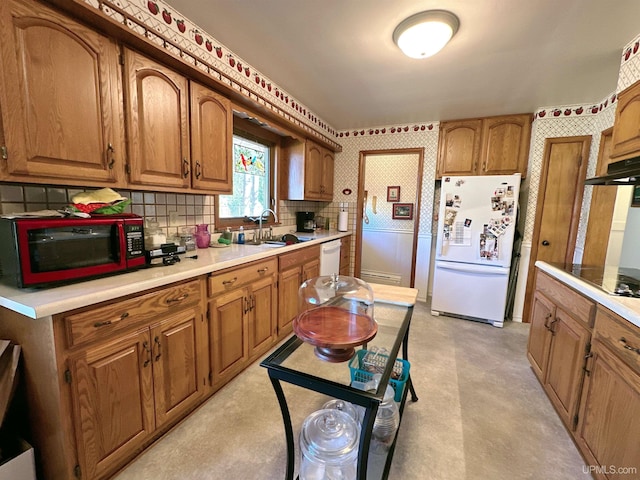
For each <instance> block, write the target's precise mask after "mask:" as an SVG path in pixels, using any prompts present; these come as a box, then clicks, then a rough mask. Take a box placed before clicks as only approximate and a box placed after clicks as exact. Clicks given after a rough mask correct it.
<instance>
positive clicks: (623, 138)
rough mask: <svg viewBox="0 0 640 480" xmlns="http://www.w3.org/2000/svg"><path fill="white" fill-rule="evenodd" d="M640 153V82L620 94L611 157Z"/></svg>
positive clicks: (614, 123)
mask: <svg viewBox="0 0 640 480" xmlns="http://www.w3.org/2000/svg"><path fill="white" fill-rule="evenodd" d="M637 153H640V82H636V83H634V84H633V85H632V86H630V87H629V88H627V89H626V90H624V91H622V92H620V94H619V95H618V106H617V107H616V118H615V121H614V122H613V140H612V145H611V158H614V159H616V158H618V157H629V156H632V155H633V154H637Z"/></svg>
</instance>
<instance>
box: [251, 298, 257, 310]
mask: <svg viewBox="0 0 640 480" xmlns="http://www.w3.org/2000/svg"><path fill="white" fill-rule="evenodd" d="M254 308H256V296H255V295H251V308H250V310H253V309H254Z"/></svg>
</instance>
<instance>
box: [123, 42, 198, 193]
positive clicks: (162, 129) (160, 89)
mask: <svg viewBox="0 0 640 480" xmlns="http://www.w3.org/2000/svg"><path fill="white" fill-rule="evenodd" d="M124 83H125V97H126V100H127V108H126V115H127V134H128V135H127V137H128V153H129V181H130V182H131V183H135V184H140V185H155V186H165V187H174V188H188V187H189V186H190V179H191V163H190V155H189V126H188V108H189V100H188V95H189V88H188V81H187V79H186V78H185V77H183V76H182V75H180V74H178V73H176V72H174V71H172V70H170V69H168V68H166V67H165V66H163V65H160V64H159V63H156V62H154V61H153V60H150V59H148V58H146V57H144V56H142V55H140V54H138V53H136V52H133V51H131V50H129V49H125V82H124Z"/></svg>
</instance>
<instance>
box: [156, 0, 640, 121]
mask: <svg viewBox="0 0 640 480" xmlns="http://www.w3.org/2000/svg"><path fill="white" fill-rule="evenodd" d="M168 3H169V4H170V5H171V6H172V7H174V8H175V9H176V10H178V11H179V12H180V13H182V14H183V15H185V16H186V17H187V18H188V19H190V20H192V21H193V22H194V23H196V24H198V25H199V26H200V27H202V28H203V29H204V30H205V31H206V32H207V33H208V34H210V35H211V36H213V37H214V38H215V39H216V40H218V41H220V42H221V43H222V44H224V45H225V46H226V47H228V48H229V49H230V50H231V51H232V52H233V53H234V54H236V55H238V56H239V57H241V58H242V59H243V60H244V61H245V62H247V63H249V64H250V65H251V66H252V67H253V68H255V69H257V70H258V71H259V72H261V73H262V74H263V75H265V76H267V77H269V78H270V79H271V80H272V81H274V82H275V83H276V84H278V85H279V86H280V87H281V88H283V89H284V90H285V91H287V92H288V93H289V94H290V95H292V96H293V97H295V98H296V99H297V100H298V101H300V102H301V103H302V104H304V105H305V106H306V107H308V108H309V109H311V110H312V111H313V113H315V114H316V115H317V116H318V117H320V118H321V119H322V120H324V121H325V122H327V123H328V124H329V125H330V126H332V127H333V128H335V129H337V130H344V129H351V128H361V127H373V126H383V125H394V124H398V123H414V122H428V121H436V120H447V119H456V118H469V117H478V116H489V115H500V114H505V113H523V112H533V111H534V109H536V108H538V107H548V106H561V105H571V104H588V103H596V102H600V101H601V100H602V99H603V98H605V97H606V96H607V95H608V94H609V93H611V92H614V91H615V89H616V84H617V77H618V70H619V66H620V58H621V55H622V49H623V47H624V46H625V45H626V44H627V43H628V42H630V41H631V40H633V38H634V37H635V36H636V35H637V34H640V22H639V21H638V19H639V18H640V1H639V0H439V1H437V0H391V1H390V0H207V1H202V0H168ZM429 9H446V10H450V11H451V12H453V13H455V14H456V15H457V16H458V17H459V19H460V29H459V31H458V33H457V34H456V36H455V37H454V38H453V40H452V41H451V42H450V43H449V45H447V46H446V47H445V48H444V50H442V51H441V52H440V53H438V54H437V55H435V56H433V57H431V58H428V59H422V60H415V59H410V58H408V57H405V56H404V55H403V54H402V53H401V52H400V50H399V49H398V48H397V47H396V46H395V44H394V43H393V41H392V39H391V35H392V33H393V30H394V28H395V27H396V25H397V24H398V23H400V22H401V21H402V20H403V19H404V18H406V17H408V16H410V15H412V14H414V13H417V12H420V11H423V10H429Z"/></svg>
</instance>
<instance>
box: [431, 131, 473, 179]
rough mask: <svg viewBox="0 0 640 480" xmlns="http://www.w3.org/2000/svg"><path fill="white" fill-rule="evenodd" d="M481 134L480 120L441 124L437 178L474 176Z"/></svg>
mask: <svg viewBox="0 0 640 480" xmlns="http://www.w3.org/2000/svg"><path fill="white" fill-rule="evenodd" d="M481 134H482V120H460V121H455V122H442V123H441V124H440V142H439V144H438V172H437V173H438V177H441V176H444V175H476V172H477V168H478V159H479V157H480V135H481Z"/></svg>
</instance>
